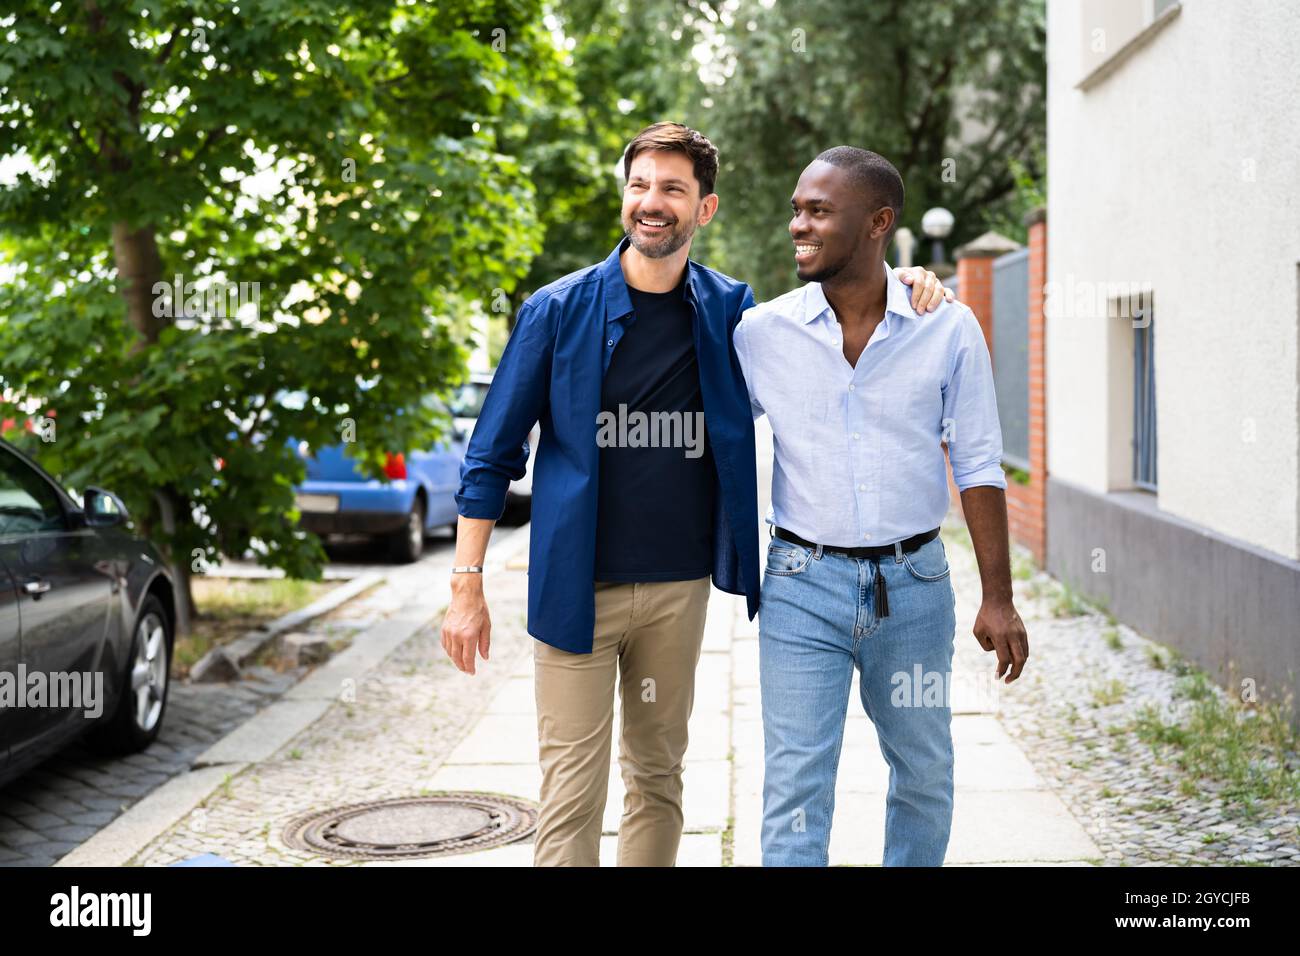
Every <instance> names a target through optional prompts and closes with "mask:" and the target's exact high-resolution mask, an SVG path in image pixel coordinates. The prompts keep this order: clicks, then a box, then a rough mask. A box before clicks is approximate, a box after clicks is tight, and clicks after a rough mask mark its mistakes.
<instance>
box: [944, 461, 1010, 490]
mask: <svg viewBox="0 0 1300 956" xmlns="http://www.w3.org/2000/svg"><path fill="white" fill-rule="evenodd" d="M952 480H953V484H955V485H956V486H957V490H958V491H965V490H966V489H967V488H975V487H978V486H980V485H987V486H991V487H994V488H1001V489H1003V490H1004V491H1005V490H1006V487H1007V473H1006V472H1005V471H1003V470H1002V464H1001V462H992V463H990V464H987V465H981V466H980V467H979V468H976V469H975V470H974V471H968V472H963V473H962V475H961V476H960V477H958V476H957V475H956V474H954V475H953V476H952Z"/></svg>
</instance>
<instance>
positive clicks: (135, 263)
mask: <svg viewBox="0 0 1300 956" xmlns="http://www.w3.org/2000/svg"><path fill="white" fill-rule="evenodd" d="M113 259H114V261H115V263H116V265H117V275H118V280H119V281H120V282H121V284H122V298H123V299H125V300H126V320H127V322H128V323H130V325H131V328H133V329H135V331H136V333H137V337H136V340H135V341H134V342H133V343H132V345H131V351H132V352H133V353H135V352H139V351H140V350H141V349H145V348H148V347H149V346H151V345H153V344H155V343H156V342H157V341H158V334H159V333H160V332H162V330H163V329H164V328H166V327H167V326H168V325H170V324H171V318H170V317H168V316H166V315H162V316H158V315H154V310H153V303H154V300H155V298H156V297H155V295H154V291H153V288H154V284H155V283H157V282H159V281H160V280H161V279H162V259H161V258H160V257H159V255H158V242H157V240H156V239H155V238H154V229H153V227H152V226H143V227H141V228H139V229H134V230H133V229H132V228H131V227H130V225H129V224H128V223H125V222H120V221H119V222H115V223H113ZM172 305H173V307H175V306H177V305H178V303H172ZM154 499H155V501H157V503H158V513H159V517H160V518H161V521H162V529H163V533H164V534H165V535H166V536H167V538H168V539H169V541H175V540H176V538H175V535H176V528H177V523H178V520H179V521H186V520H188V518H187V514H188V512H187V507H188V503H187V502H186V501H184V500H183V499H182V498H181V497H180V496H178V495H177V494H176V493H175V492H174V491H173V490H172V489H171V488H166V487H164V488H157V489H155V491H154ZM167 559H168V567H169V568H170V569H171V572H172V582H173V584H174V585H175V592H176V598H175V600H176V620H175V622H174V624H175V628H176V636H177V637H183V636H185V635H187V634H189V633H190V622H191V621H192V620H193V617H194V594H193V592H192V591H191V588H190V564H189V555H187V554H179V553H177V552H176V549H175V547H174V546H169V547H168V555H167Z"/></svg>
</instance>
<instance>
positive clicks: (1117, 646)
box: [1101, 627, 1124, 651]
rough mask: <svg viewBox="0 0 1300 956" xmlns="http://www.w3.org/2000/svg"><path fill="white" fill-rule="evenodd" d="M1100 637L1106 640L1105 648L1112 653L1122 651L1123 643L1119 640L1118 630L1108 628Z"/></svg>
mask: <svg viewBox="0 0 1300 956" xmlns="http://www.w3.org/2000/svg"><path fill="white" fill-rule="evenodd" d="M1101 636H1102V637H1103V638H1105V639H1106V646H1107V647H1109V648H1110V649H1111V650H1112V651H1122V650H1123V649H1124V642H1123V641H1121V640H1120V639H1119V628H1117V627H1108V628H1106V630H1104V631H1102V632H1101Z"/></svg>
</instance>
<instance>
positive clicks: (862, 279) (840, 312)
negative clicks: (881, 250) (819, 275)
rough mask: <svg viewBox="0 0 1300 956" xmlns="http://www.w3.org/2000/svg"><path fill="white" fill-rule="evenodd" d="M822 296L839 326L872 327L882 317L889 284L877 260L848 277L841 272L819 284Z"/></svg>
mask: <svg viewBox="0 0 1300 956" xmlns="http://www.w3.org/2000/svg"><path fill="white" fill-rule="evenodd" d="M846 271H847V270H846ZM822 292H823V293H824V294H825V296H826V301H827V302H828V303H830V307H831V308H832V309H833V310H834V311H835V316H836V318H838V319H839V320H840V324H841V325H849V326H854V325H875V324H876V323H878V322H880V321H881V320H882V319H884V317H885V304H886V302H887V301H888V295H889V283H888V281H887V280H886V278H885V270H884V269H883V268H881V267H880V261H879V260H875V261H874V263H872V264H870V265H868V266H866V267H864V268H863V269H862V270H858V271H855V272H854V273H853V274H852V275H849V276H845V275H844V272H841V273H840V274H839V275H837V276H835V277H834V278H833V279H830V280H828V281H826V282H823V283H822Z"/></svg>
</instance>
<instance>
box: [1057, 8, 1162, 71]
mask: <svg viewBox="0 0 1300 956" xmlns="http://www.w3.org/2000/svg"><path fill="white" fill-rule="evenodd" d="M1078 10H1079V15H1080V21H1079V41H1080V59H1079V65H1080V68H1081V69H1080V73H1081V79H1080V80H1079V82H1078V83H1077V84H1076V87H1077V88H1078V89H1081V90H1088V89H1091V88H1092V87H1093V86H1096V85H1097V84H1098V83H1100V82H1101V81H1102V80H1104V79H1105V78H1106V77H1107V76H1110V75H1111V74H1112V73H1113V72H1114V71H1115V70H1116V69H1118V68H1119V67H1120V65H1121V64H1123V63H1124V62H1125V61H1127V60H1128V59H1129V57H1131V56H1133V55H1134V54H1135V53H1137V51H1138V50H1140V49H1142V48H1143V47H1144V46H1146V45H1147V44H1148V43H1150V42H1151V40H1152V39H1153V38H1154V37H1155V35H1156V34H1158V33H1160V32H1161V31H1162V30H1164V29H1165V27H1167V26H1168V25H1169V24H1170V23H1172V22H1173V20H1174V19H1175V18H1176V17H1177V16H1178V14H1179V13H1180V12H1181V10H1182V4H1181V3H1179V2H1178V0H1081V2H1080V3H1079V5H1078Z"/></svg>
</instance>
